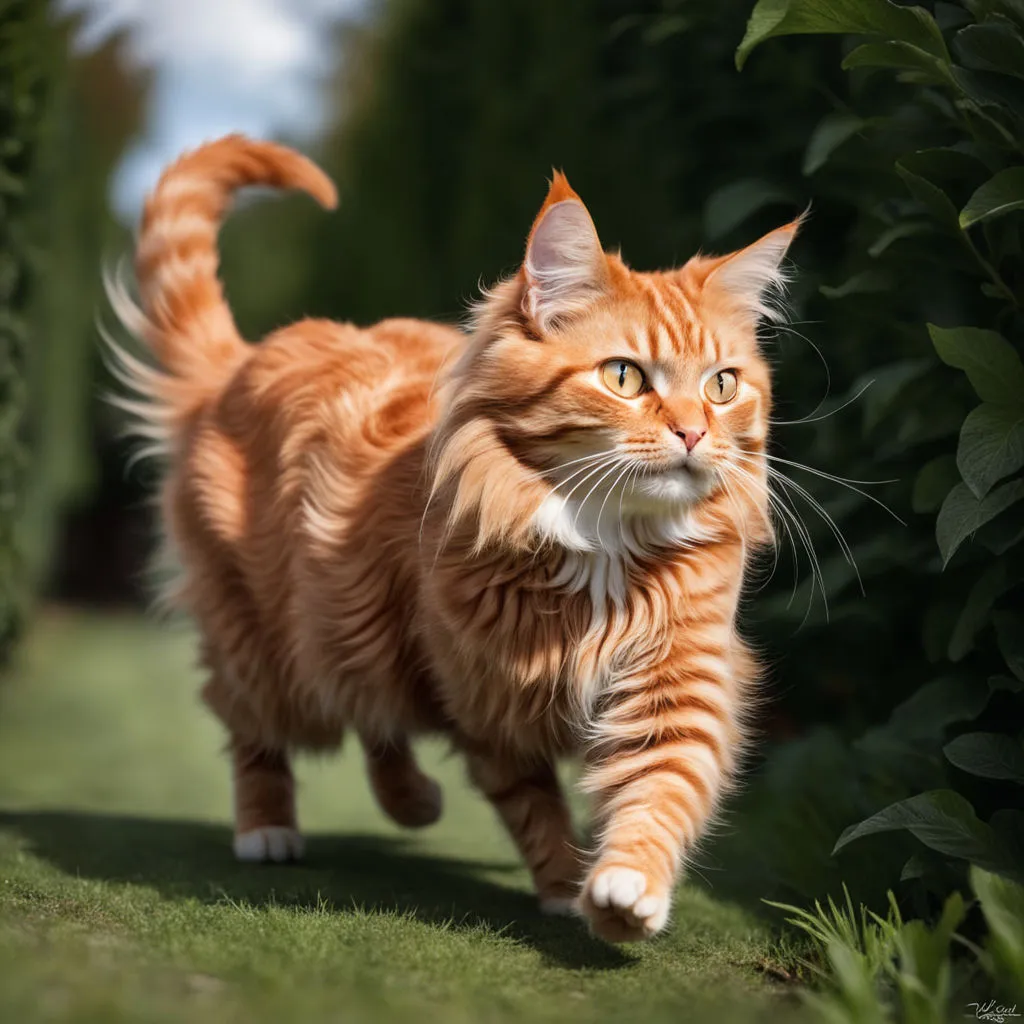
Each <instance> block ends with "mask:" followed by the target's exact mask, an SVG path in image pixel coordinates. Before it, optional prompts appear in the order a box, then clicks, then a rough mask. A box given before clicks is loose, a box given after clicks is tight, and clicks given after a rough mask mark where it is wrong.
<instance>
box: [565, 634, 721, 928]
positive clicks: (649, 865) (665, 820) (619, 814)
mask: <svg viewBox="0 0 1024 1024" xmlns="http://www.w3.org/2000/svg"><path fill="white" fill-rule="evenodd" d="M735 703H736V702H735V690H734V686H733V680H732V678H731V672H730V666H729V662H728V660H727V658H726V657H725V655H724V653H723V652H722V651H721V649H720V648H718V647H714V646H712V645H710V644H709V645H708V646H707V647H706V648H704V649H696V650H695V649H693V648H690V649H689V650H688V651H686V652H683V651H680V652H677V653H676V654H675V655H674V656H673V658H672V659H670V661H669V662H668V663H667V664H663V665H661V666H659V667H658V669H657V670H656V671H654V672H652V673H650V674H649V675H646V676H644V677H642V678H637V679H631V680H628V681H624V682H621V683H619V684H618V685H617V686H616V687H615V688H614V690H613V691H612V692H611V693H610V694H609V695H608V700H607V703H606V706H605V707H604V708H603V709H602V711H601V714H600V718H599V720H598V722H597V738H596V741H595V743H594V746H593V747H592V749H591V751H590V752H589V755H588V768H589V770H588V772H587V775H586V777H585V780H584V787H585V788H586V789H587V790H589V791H590V792H592V793H594V794H595V795H596V798H597V819H598V820H597V822H596V826H597V827H596V828H595V834H596V835H597V836H598V847H597V850H596V852H595V856H594V860H593V864H592V867H591V869H590V872H589V874H588V876H587V879H586V881H585V883H584V885H583V890H582V892H581V895H580V909H581V911H582V912H583V914H584V915H585V916H586V917H587V919H588V920H589V921H590V925H591V927H592V929H593V931H594V932H595V933H596V934H597V935H599V936H601V937H602V938H604V939H607V940H608V941H610V942H626V941H632V940H635V939H646V938H650V937H651V936H652V935H655V934H657V933H658V932H659V931H661V930H662V929H663V928H664V927H665V925H666V923H667V922H668V917H669V911H670V909H671V904H672V891H673V888H674V884H675V880H676V878H677V876H678V874H679V871H680V867H681V865H682V863H683V860H684V858H685V857H686V856H687V854H688V853H689V851H690V850H692V848H693V846H694V844H695V843H696V841H697V840H698V839H699V838H700V836H701V834H702V832H703V830H704V827H705V825H706V823H707V820H708V817H709V816H710V815H711V813H712V812H713V811H714V808H715V805H716V803H717V800H718V797H719V794H720V793H721V790H722V787H723V783H724V782H725V781H726V780H727V779H728V777H729V775H730V773H731V770H732V768H733V763H734V759H735V747H736V744H737V734H738V730H737V727H736V708H735V706H734V705H735Z"/></svg>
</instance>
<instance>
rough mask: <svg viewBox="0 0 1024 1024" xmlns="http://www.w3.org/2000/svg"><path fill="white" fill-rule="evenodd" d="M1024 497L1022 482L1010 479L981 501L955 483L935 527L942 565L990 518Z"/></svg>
mask: <svg viewBox="0 0 1024 1024" xmlns="http://www.w3.org/2000/svg"><path fill="white" fill-rule="evenodd" d="M1022 498H1024V481H1021V480H1013V481H1011V482H1010V483H1007V484H1003V486H1002V487H997V488H996V489H995V490H994V491H991V492H990V493H989V494H987V495H986V496H985V497H984V498H983V499H981V500H980V501H979V500H978V499H977V498H976V497H975V496H974V495H973V494H972V493H971V489H970V488H969V487H968V486H967V484H957V485H956V487H954V488H953V490H951V491H950V492H949V494H947V495H946V500H945V501H944V502H943V503H942V508H941V509H939V516H938V519H937V521H936V524H935V538H936V540H937V541H938V544H939V551H940V552H941V554H942V561H943V564H948V563H949V560H950V559H951V558H952V557H953V555H954V554H955V553H956V551H957V549H958V548H959V547H960V545H961V544H963V542H964V541H965V540H966V539H967V538H968V537H969V536H970V535H971V534H972V533H974V532H975V530H977V529H978V528H979V527H982V526H984V525H985V523H987V522H988V521H989V520H990V519H994V518H995V517H996V516H997V515H999V513H1000V512H1003V511H1004V510H1006V509H1008V508H1009V507H1010V506H1011V505H1013V504H1014V503H1015V502H1018V501H1020V500H1021V499H1022Z"/></svg>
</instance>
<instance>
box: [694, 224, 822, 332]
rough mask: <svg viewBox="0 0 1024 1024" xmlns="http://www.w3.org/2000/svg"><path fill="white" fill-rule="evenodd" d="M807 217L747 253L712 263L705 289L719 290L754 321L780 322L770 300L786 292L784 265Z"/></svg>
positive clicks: (742, 251) (778, 315)
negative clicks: (783, 262)
mask: <svg viewBox="0 0 1024 1024" xmlns="http://www.w3.org/2000/svg"><path fill="white" fill-rule="evenodd" d="M803 219H804V214H801V215H800V216H799V217H797V218H796V220H794V221H791V222H790V223H789V224H784V225H783V226H782V227H781V228H776V229H775V230H774V231H770V232H769V233H768V234H767V235H765V236H764V237H763V238H760V239H758V240H757V241H756V242H754V243H753V244H752V245H748V246H747V247H746V248H745V249H739V250H738V251H736V252H734V253H730V254H729V255H728V256H721V257H719V258H718V259H717V260H714V261H713V264H712V266H710V267H709V268H708V273H707V276H706V277H705V279H704V288H705V289H718V290H719V291H720V292H721V293H722V294H723V295H725V296H727V297H728V299H729V300H731V301H732V302H734V303H735V304H736V305H737V306H738V307H739V308H740V309H742V310H744V311H745V312H748V313H749V314H750V316H751V317H752V318H753V319H755V320H758V319H761V318H764V319H766V320H778V319H781V317H782V313H781V312H780V310H779V309H778V308H777V307H775V306H773V305H772V303H771V298H772V296H773V295H775V296H778V295H780V294H781V293H782V292H784V291H785V288H786V283H787V281H788V278H787V275H786V271H785V268H784V267H783V265H782V261H783V259H784V258H785V256H786V252H787V250H788V249H789V246H790V243H791V242H792V241H793V239H794V238H795V237H796V233H797V231H798V230H799V229H800V225H801V224H802V223H803Z"/></svg>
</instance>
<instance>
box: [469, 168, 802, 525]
mask: <svg viewBox="0 0 1024 1024" xmlns="http://www.w3.org/2000/svg"><path fill="white" fill-rule="evenodd" d="M797 226H798V225H797V224H796V223H793V224H789V225H787V226H785V227H783V228H780V229H778V230H777V231H774V232H772V233H771V234H769V235H767V236H765V237H764V238H762V239H761V240H760V241H759V242H756V243H755V244H754V245H752V246H749V247H748V248H746V249H743V250H740V251H739V252H738V253H733V254H731V255H729V256H725V257H717V258H704V257H696V258H694V259H692V260H690V261H689V262H688V263H687V264H686V265H685V266H683V267H681V268H679V269H677V270H673V271H667V272H661V273H638V272H634V271H632V270H630V269H629V268H628V267H627V266H626V265H625V264H624V263H623V262H622V260H621V259H620V258H619V257H618V256H617V255H613V254H606V253H605V252H604V251H603V250H602V248H601V245H600V242H599V240H598V236H597V233H596V231H595V229H594V226H593V223H592V222H591V219H590V216H589V214H588V213H587V210H586V208H585V207H584V206H583V204H582V202H581V201H580V200H579V198H578V197H577V196H576V194H575V193H574V192H573V191H572V190H571V189H570V188H569V185H568V183H567V182H566V181H565V179H564V177H562V176H561V175H556V178H555V180H554V182H553V184H552V187H551V191H550V193H549V195H548V198H547V201H546V202H545V204H544V206H543V207H542V209H541V212H540V214H539V215H538V217H537V220H536V221H535V223H534V226H533V230H532V232H531V234H530V238H529V242H528V245H527V252H526V259H525V261H524V264H523V267H522V269H521V271H520V273H519V275H518V277H517V278H516V279H515V281H514V282H508V283H507V284H506V285H505V286H502V287H501V288H500V289H498V290H497V291H496V292H495V293H494V294H493V295H492V297H491V298H490V300H489V301H488V303H487V304H485V306H484V307H483V315H482V318H481V319H482V326H483V330H482V332H481V334H482V335H483V336H484V339H485V340H484V341H483V343H482V344H479V345H478V347H476V348H475V349H473V350H472V351H471V354H470V363H469V364H468V365H466V367H465V372H464V373H463V374H461V375H459V376H461V381H462V383H461V386H462V387H464V388H465V389H467V393H465V394H464V395H463V396H462V400H461V401H460V398H459V397H456V399H455V401H456V403H457V404H462V405H463V406H464V410H465V411H466V412H467V413H468V412H469V410H470V409H472V410H474V411H475V413H476V414H477V415H480V416H482V417H485V418H486V419H487V420H488V421H489V423H490V426H491V428H492V433H493V435H494V439H495V442H496V443H497V444H499V445H500V446H502V447H503V448H504V449H505V450H506V452H507V453H508V454H510V455H511V456H513V458H514V459H515V460H516V462H517V463H518V464H519V465H521V466H525V467H527V468H528V469H529V470H530V471H531V472H532V473H534V474H536V475H539V476H540V477H541V478H542V479H543V480H544V482H545V483H546V484H547V485H548V487H549V489H550V490H549V494H548V496H547V498H545V499H544V501H543V502H542V504H541V507H540V508H539V509H538V511H537V517H538V522H539V524H540V525H541V526H542V527H543V528H544V529H545V530H546V532H548V533H550V534H554V535H560V536H563V538H564V539H571V538H570V535H571V534H572V533H574V532H578V531H581V530H582V531H583V532H584V533H587V532H588V531H589V533H590V535H591V536H593V535H594V533H595V531H596V535H597V537H599V538H600V537H601V536H603V535H604V534H605V533H607V532H608V530H609V529H614V528H615V526H616V524H617V523H618V522H620V521H621V520H622V519H623V517H627V516H633V517H636V516H646V517H659V516H662V517H670V518H671V517H677V516H678V515H679V514H680V513H681V512H683V511H685V510H686V509H688V508H690V507H692V506H694V505H696V504H698V503H700V502H701V501H702V500H704V499H706V498H707V497H709V496H710V495H712V494H715V493H719V492H722V491H723V489H726V490H730V496H731V498H732V500H742V499H743V496H744V494H749V493H750V492H751V487H750V486H749V485H750V484H751V483H754V482H757V481H759V480H760V477H759V476H758V474H757V470H759V469H760V462H759V459H758V456H760V454H761V453H762V452H763V450H764V442H765V438H766V435H767V429H768V416H769V410H770V404H771V392H770V375H769V369H768V366H767V363H766V362H765V360H764V358H763V357H762V355H761V353H760V351H759V347H758V343H757V337H756V328H757V323H758V320H759V319H760V318H761V317H762V316H764V315H770V310H769V309H768V307H767V306H766V305H765V294H766V292H768V291H769V290H770V289H771V288H772V287H774V286H778V285H779V284H780V283H781V272H780V264H781V261H782V258H783V256H784V255H785V252H786V249H787V247H788V246H789V243H790V241H791V240H792V238H793V235H794V234H795V232H796V229H797Z"/></svg>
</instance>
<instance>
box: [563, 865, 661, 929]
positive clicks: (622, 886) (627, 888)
mask: <svg viewBox="0 0 1024 1024" xmlns="http://www.w3.org/2000/svg"><path fill="white" fill-rule="evenodd" d="M670 907H671V892H669V891H660V890H659V889H658V888H656V887H654V886H652V884H651V882H650V881H649V880H648V878H647V876H646V875H645V874H644V873H643V872H642V871H637V870H635V869H634V868H628V867H621V866H614V867H606V868H602V867H601V866H600V865H599V866H598V867H597V868H595V870H594V871H593V872H592V873H591V876H590V878H589V879H588V880H587V884H586V885H585V886H584V890H583V895H582V896H581V898H580V909H581V910H582V912H583V914H584V916H585V917H586V918H587V920H588V921H589V922H590V927H591V929H592V930H593V932H594V934H595V935H598V936H600V937H601V938H602V939H606V940H607V941H608V942H635V941H637V940H639V939H649V938H651V937H652V936H653V935H656V934H657V933H658V932H660V931H661V930H662V929H663V928H664V927H665V925H666V923H667V922H668V915H669V909H670Z"/></svg>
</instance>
